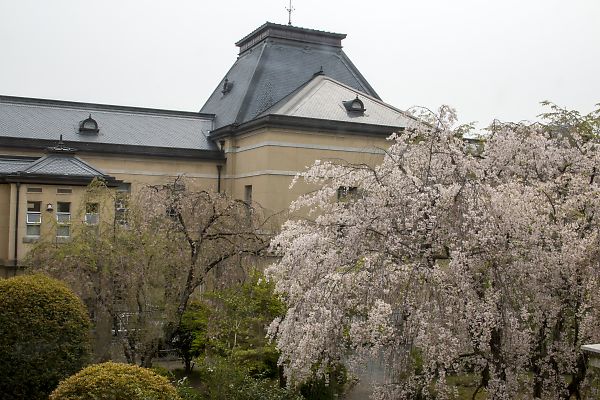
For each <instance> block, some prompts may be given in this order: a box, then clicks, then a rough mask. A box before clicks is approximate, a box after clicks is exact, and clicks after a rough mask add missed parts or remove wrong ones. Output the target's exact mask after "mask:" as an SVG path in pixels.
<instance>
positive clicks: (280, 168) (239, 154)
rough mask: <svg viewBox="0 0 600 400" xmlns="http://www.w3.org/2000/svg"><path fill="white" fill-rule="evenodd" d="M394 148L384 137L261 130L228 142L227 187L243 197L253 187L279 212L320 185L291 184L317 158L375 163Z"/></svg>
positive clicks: (263, 203) (269, 207) (263, 201)
mask: <svg viewBox="0 0 600 400" xmlns="http://www.w3.org/2000/svg"><path fill="white" fill-rule="evenodd" d="M389 146H390V142H389V141H388V140H386V138H385V137H382V136H370V135H353V134H340V133H326V132H300V131H293V130H283V129H260V130H256V131H253V132H251V133H249V134H246V135H241V136H239V137H235V138H229V139H228V140H226V143H225V153H226V156H227V165H226V167H225V169H224V171H225V173H224V182H225V187H226V190H227V191H228V192H229V193H231V194H232V195H233V196H234V197H236V198H240V199H243V198H244V192H245V186H246V185H252V198H253V201H255V202H257V203H259V204H260V205H261V206H262V207H264V208H265V209H266V210H267V211H268V212H270V213H279V212H282V211H286V210H287V209H288V207H289V204H290V203H291V202H292V201H293V200H295V199H296V198H297V197H298V196H299V195H301V194H303V193H306V192H308V191H309V190H313V189H314V188H312V187H309V186H307V185H304V184H298V185H296V186H294V187H293V188H292V189H290V188H289V185H290V183H291V181H292V179H293V177H294V176H295V175H296V173H298V172H302V171H305V170H306V168H307V167H309V166H311V165H313V164H314V162H315V160H321V161H332V162H342V163H344V162H347V163H355V164H367V165H370V166H375V165H377V164H378V163H380V162H381V161H382V160H383V153H384V151H383V149H386V148H388V147H389Z"/></svg>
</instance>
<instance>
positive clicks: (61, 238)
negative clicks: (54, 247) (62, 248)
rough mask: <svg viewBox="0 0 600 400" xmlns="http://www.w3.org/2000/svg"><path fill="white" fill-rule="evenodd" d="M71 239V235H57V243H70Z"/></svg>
mask: <svg viewBox="0 0 600 400" xmlns="http://www.w3.org/2000/svg"><path fill="white" fill-rule="evenodd" d="M70 241H71V236H57V237H56V243H69V242H70Z"/></svg>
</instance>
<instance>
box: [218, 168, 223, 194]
mask: <svg viewBox="0 0 600 400" xmlns="http://www.w3.org/2000/svg"><path fill="white" fill-rule="evenodd" d="M221 168H223V166H222V165H217V193H221Z"/></svg>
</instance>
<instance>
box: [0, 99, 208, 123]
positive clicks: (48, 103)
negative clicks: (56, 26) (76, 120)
mask: <svg viewBox="0 0 600 400" xmlns="http://www.w3.org/2000/svg"><path fill="white" fill-rule="evenodd" d="M0 103H5V104H13V105H24V106H30V107H32V106H33V107H36V106H37V107H49V108H66V109H77V108H81V109H83V110H86V111H90V110H95V111H105V112H122V113H127V114H134V113H136V114H139V115H150V116H161V117H162V116H173V117H187V118H195V119H214V117H215V115H214V114H209V113H200V112H195V111H178V110H166V109H160V108H146V107H135V106H121V105H115V104H101V103H86V102H78V101H67V100H54V99H42V98H35V97H18V96H6V95H0Z"/></svg>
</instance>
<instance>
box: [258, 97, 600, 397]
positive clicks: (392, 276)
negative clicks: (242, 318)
mask: <svg viewBox="0 0 600 400" xmlns="http://www.w3.org/2000/svg"><path fill="white" fill-rule="evenodd" d="M542 117H543V118H545V121H544V123H536V124H531V125H527V124H524V123H495V124H494V125H493V126H492V127H490V133H489V135H487V137H485V140H484V145H483V146H482V147H481V149H479V151H476V152H473V151H472V149H471V148H470V147H471V146H470V145H468V144H465V142H464V141H463V139H462V136H463V135H464V134H465V132H464V129H462V128H459V129H458V130H457V129H453V124H454V121H455V115H454V112H453V110H451V109H448V108H445V107H444V108H441V109H440V113H439V114H438V115H437V116H435V117H434V118H431V119H430V120H429V121H428V123H427V124H425V123H420V122H415V126H414V127H408V128H407V129H406V130H405V131H403V132H401V133H399V134H397V135H393V136H392V137H391V140H392V145H391V147H390V149H389V150H388V151H387V153H386V155H385V158H384V161H383V163H382V164H381V165H379V166H377V167H376V168H370V167H368V166H365V165H348V164H345V165H340V164H333V163H330V162H319V161H317V162H316V163H315V165H314V166H313V167H311V168H310V169H309V170H308V171H307V172H306V173H304V174H302V176H301V177H300V178H303V179H304V180H305V181H307V182H308V183H309V184H315V185H317V186H319V187H321V189H319V190H317V191H315V192H314V193H310V194H307V195H305V196H302V197H300V198H299V199H298V200H297V201H296V202H295V203H294V204H293V205H292V209H293V210H298V209H301V208H304V209H305V210H306V212H307V213H308V214H309V216H312V219H303V220H296V221H288V222H287V223H286V224H285V225H284V227H283V230H282V232H281V234H280V235H278V236H277V237H276V238H275V239H274V240H273V242H272V250H273V251H274V252H275V253H276V254H277V255H279V256H280V257H281V259H280V261H279V262H278V263H276V264H275V265H274V266H272V267H270V268H269V269H268V274H267V275H268V276H270V277H272V278H273V279H275V280H276V282H277V286H276V288H277V291H278V292H279V293H281V295H282V296H283V297H284V299H285V301H286V303H287V304H288V306H289V308H288V310H287V313H286V315H285V317H284V318H281V319H276V320H275V321H274V322H273V323H272V324H271V326H270V334H271V336H272V337H274V338H276V340H277V344H278V347H279V349H280V350H281V358H280V361H281V362H282V363H283V364H284V365H285V369H286V374H287V376H288V382H290V383H291V384H293V385H295V384H298V383H301V382H303V381H305V380H306V379H308V378H310V377H311V376H312V375H313V374H314V373H315V372H316V373H317V374H320V375H321V376H324V375H326V374H327V373H328V368H329V366H331V365H335V364H337V363H344V362H346V361H348V365H350V367H353V366H354V365H360V364H364V362H365V360H368V359H371V360H372V359H381V360H382V362H383V364H384V366H385V367H386V374H387V377H386V380H385V382H384V384H383V385H382V386H381V387H379V388H378V389H377V394H378V396H379V397H378V398H382V399H384V398H385V399H388V398H411V397H418V398H433V397H435V398H440V399H444V398H452V397H454V396H455V395H456V391H455V390H454V389H453V387H452V385H448V384H447V379H446V377H447V376H448V375H450V374H452V375H459V374H463V373H469V374H473V376H476V377H477V379H478V386H477V388H476V390H475V391H474V393H473V397H476V396H477V395H478V393H480V392H481V391H483V390H485V391H486V392H487V396H488V398H490V399H509V398H517V397H519V396H521V397H523V396H525V397H531V398H561V399H567V398H569V396H576V397H577V398H580V397H581V394H582V393H584V391H585V388H586V386H587V379H586V372H587V371H586V363H585V357H584V355H583V353H582V351H581V349H580V346H581V345H582V344H585V343H590V342H597V341H598V340H600V313H599V312H598V310H600V281H599V279H598V278H599V277H598V271H600V265H599V263H600V203H599V201H598V199H599V198H600V187H599V182H598V177H597V176H596V175H597V171H598V167H599V166H600V147H599V146H600V144H599V134H600V132H599V127H600V123H599V117H600V111H595V112H593V113H591V114H589V115H586V116H581V115H580V114H579V113H576V112H570V111H568V110H563V109H561V108H559V107H557V106H554V105H552V106H551V110H550V112H549V113H547V114H545V115H543V116H542ZM457 132H458V134H457ZM339 187H357V188H358V191H357V194H356V195H355V196H353V198H352V199H350V200H348V201H344V202H334V201H332V199H334V198H335V194H336V192H337V190H338V188H339Z"/></svg>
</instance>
